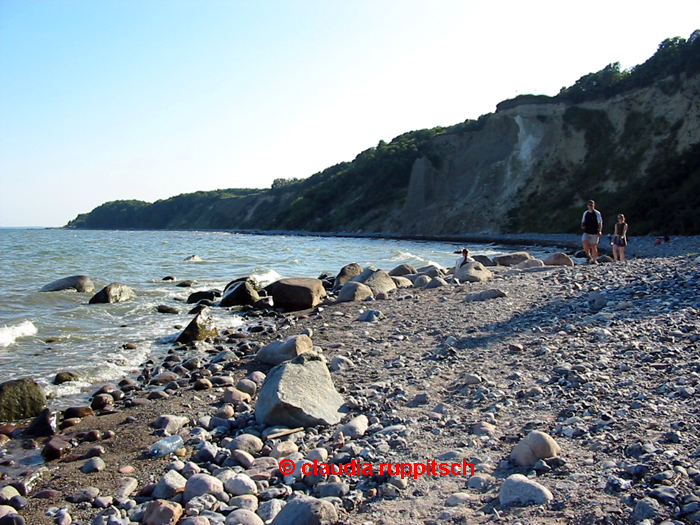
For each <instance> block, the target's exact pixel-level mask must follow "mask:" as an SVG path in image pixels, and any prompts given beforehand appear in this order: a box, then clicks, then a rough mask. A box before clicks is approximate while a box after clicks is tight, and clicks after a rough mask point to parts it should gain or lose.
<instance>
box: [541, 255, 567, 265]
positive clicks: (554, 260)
mask: <svg viewBox="0 0 700 525" xmlns="http://www.w3.org/2000/svg"><path fill="white" fill-rule="evenodd" d="M543 262H544V264H546V265H547V266H573V265H574V260H573V259H572V258H571V257H569V256H568V255H567V254H565V253H561V252H559V253H550V254H549V255H548V256H547V257H545V258H544V259H543Z"/></svg>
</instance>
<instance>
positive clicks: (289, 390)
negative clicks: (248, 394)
mask: <svg viewBox="0 0 700 525" xmlns="http://www.w3.org/2000/svg"><path fill="white" fill-rule="evenodd" d="M342 405H343V398H342V397H341V396H340V394H338V392H337V391H336V390H335V386H334V385H333V380H332V379H331V374H330V372H329V371H328V367H327V366H326V362H325V360H324V359H323V357H322V356H319V355H317V354H314V353H311V352H306V353H303V354H301V355H299V356H297V357H295V358H294V359H292V360H291V361H287V362H286V363H283V364H281V365H278V366H276V367H275V368H273V369H272V370H270V373H269V374H268V375H267V377H266V378H265V382H264V383H263V385H262V387H261V388H260V393H259V394H258V402H257V404H256V405H255V419H256V420H257V422H258V423H259V424H263V425H266V426H274V425H283V426H287V427H290V428H294V427H309V426H316V425H334V424H336V423H338V422H339V421H340V419H341V417H342V414H341V412H340V407H341V406H342Z"/></svg>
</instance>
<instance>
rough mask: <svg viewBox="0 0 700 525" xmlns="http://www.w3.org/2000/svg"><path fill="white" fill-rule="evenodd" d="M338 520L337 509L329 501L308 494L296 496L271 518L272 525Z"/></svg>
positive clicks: (325, 523)
mask: <svg viewBox="0 0 700 525" xmlns="http://www.w3.org/2000/svg"><path fill="white" fill-rule="evenodd" d="M337 521H338V511H336V510H335V507H334V506H333V504H332V503H330V502H329V501H326V500H323V499H316V498H312V497H309V496H296V497H294V498H291V499H289V500H287V504H286V505H285V506H284V507H283V508H282V510H281V511H280V513H279V514H277V516H275V519H274V520H272V525H299V524H301V523H304V524H306V525H333V524H334V523H336V522H337Z"/></svg>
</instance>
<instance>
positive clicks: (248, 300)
mask: <svg viewBox="0 0 700 525" xmlns="http://www.w3.org/2000/svg"><path fill="white" fill-rule="evenodd" d="M259 300H260V294H258V292H257V290H256V289H255V287H253V285H252V284H250V283H249V282H248V281H247V280H245V281H238V282H233V283H230V285H228V286H227V287H226V290H225V291H224V296H223V298H222V299H221V303H220V306H224V307H226V306H243V305H254V304H255V303H257V302H258V301H259Z"/></svg>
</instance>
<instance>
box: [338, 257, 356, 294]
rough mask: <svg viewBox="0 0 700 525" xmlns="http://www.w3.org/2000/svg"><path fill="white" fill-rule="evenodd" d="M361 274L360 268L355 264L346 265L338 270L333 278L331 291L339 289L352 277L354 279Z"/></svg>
mask: <svg viewBox="0 0 700 525" xmlns="http://www.w3.org/2000/svg"><path fill="white" fill-rule="evenodd" d="M361 273H362V267H361V266H360V265H359V264H357V263H350V264H346V265H345V266H343V267H342V268H341V269H340V272H338V275H336V276H335V281H334V282H333V289H334V290H338V289H340V288H341V287H342V286H343V285H344V284H345V283H346V282H348V281H349V280H350V279H352V278H353V277H356V276H358V275H360V274H361Z"/></svg>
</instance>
